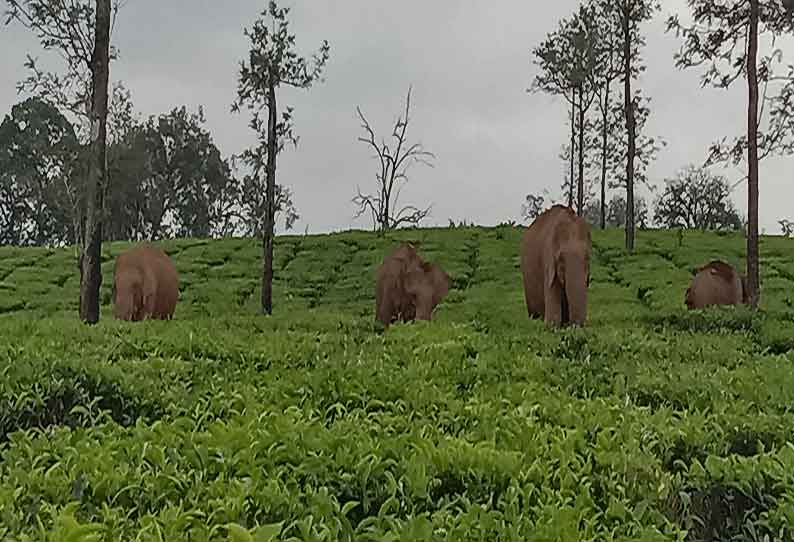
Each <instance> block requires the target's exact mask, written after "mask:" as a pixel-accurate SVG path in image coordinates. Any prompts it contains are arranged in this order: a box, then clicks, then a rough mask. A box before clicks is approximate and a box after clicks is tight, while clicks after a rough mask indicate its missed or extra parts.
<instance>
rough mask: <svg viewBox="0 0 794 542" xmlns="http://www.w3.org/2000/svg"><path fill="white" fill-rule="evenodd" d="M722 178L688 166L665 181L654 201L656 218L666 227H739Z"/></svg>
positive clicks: (738, 217)
mask: <svg viewBox="0 0 794 542" xmlns="http://www.w3.org/2000/svg"><path fill="white" fill-rule="evenodd" d="M730 193H731V187H730V186H729V184H728V181H727V179H726V178H725V177H723V176H721V175H715V174H712V173H711V172H710V171H709V170H708V169H706V168H703V167H696V166H694V165H689V166H687V167H685V168H683V169H681V170H680V171H679V172H678V174H677V175H676V177H675V178H674V179H668V180H666V181H665V187H664V191H663V192H662V193H661V194H660V195H659V198H658V199H657V201H656V205H655V207H656V210H655V218H656V221H657V222H659V223H660V224H662V225H663V226H665V227H666V228H671V229H672V228H689V229H700V230H740V229H741V228H742V219H741V217H740V216H739V213H738V212H737V210H736V207H735V206H734V204H733V202H732V201H731V199H730Z"/></svg>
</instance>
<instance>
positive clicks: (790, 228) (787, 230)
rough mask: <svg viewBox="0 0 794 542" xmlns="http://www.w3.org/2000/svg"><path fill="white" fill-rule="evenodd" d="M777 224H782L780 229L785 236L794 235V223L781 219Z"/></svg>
mask: <svg viewBox="0 0 794 542" xmlns="http://www.w3.org/2000/svg"><path fill="white" fill-rule="evenodd" d="M777 222H778V224H780V229H781V230H783V235H785V236H786V237H791V235H792V234H794V221H791V220H788V219H786V218H781V219H780V220H778V221H777Z"/></svg>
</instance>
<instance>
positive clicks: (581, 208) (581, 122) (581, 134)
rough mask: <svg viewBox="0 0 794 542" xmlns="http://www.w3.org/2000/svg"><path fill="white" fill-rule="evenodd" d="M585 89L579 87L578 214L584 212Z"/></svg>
mask: <svg viewBox="0 0 794 542" xmlns="http://www.w3.org/2000/svg"><path fill="white" fill-rule="evenodd" d="M584 112H585V111H584V91H583V89H582V87H579V182H578V183H577V187H576V214H578V215H579V216H582V214H583V213H584Z"/></svg>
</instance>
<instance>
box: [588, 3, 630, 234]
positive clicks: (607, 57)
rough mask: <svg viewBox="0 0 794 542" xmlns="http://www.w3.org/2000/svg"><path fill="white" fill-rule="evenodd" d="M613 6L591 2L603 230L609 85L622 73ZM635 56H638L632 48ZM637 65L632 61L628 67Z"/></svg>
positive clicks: (609, 108)
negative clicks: (594, 48) (593, 19)
mask: <svg viewBox="0 0 794 542" xmlns="http://www.w3.org/2000/svg"><path fill="white" fill-rule="evenodd" d="M615 7H616V3H615V1H614V0H594V5H593V15H594V18H595V21H596V27H597V28H598V33H597V35H598V37H599V39H598V42H597V44H596V55H597V60H596V66H597V69H596V70H595V73H594V77H595V80H596V84H595V89H596V94H597V97H598V112H599V114H600V126H599V125H598V123H597V124H596V127H597V128H598V129H599V131H600V136H601V143H600V150H601V183H600V184H601V197H600V199H599V204H600V207H599V224H600V227H601V229H604V228H605V227H606V218H607V217H606V204H607V201H606V197H607V196H606V189H607V171H608V164H609V156H610V146H609V142H610V133H614V132H613V131H612V130H611V123H610V118H611V115H612V112H613V111H614V108H613V105H612V85H613V83H614V82H615V81H616V80H618V79H619V77H620V75H621V74H622V73H623V66H622V64H621V54H622V50H621V42H620V28H619V25H618V22H619V21H618V17H616V16H615V15H616V14H615ZM635 53H639V50H638V49H635ZM636 65H637V63H636V62H633V63H632V66H636Z"/></svg>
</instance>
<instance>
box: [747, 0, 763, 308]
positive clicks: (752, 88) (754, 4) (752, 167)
mask: <svg viewBox="0 0 794 542" xmlns="http://www.w3.org/2000/svg"><path fill="white" fill-rule="evenodd" d="M758 3H759V2H758V0H750V28H749V38H748V44H747V90H748V96H749V100H748V105H747V143H748V144H747V163H748V166H749V173H748V178H747V286H748V289H749V290H750V292H749V296H748V297H749V299H750V306H751V307H753V308H754V309H755V308H758V302H759V301H760V298H761V288H760V286H761V284H760V276H759V274H760V273H759V266H758V70H757V67H756V61H757V56H758V18H759V10H760V8H759V5H758Z"/></svg>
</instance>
